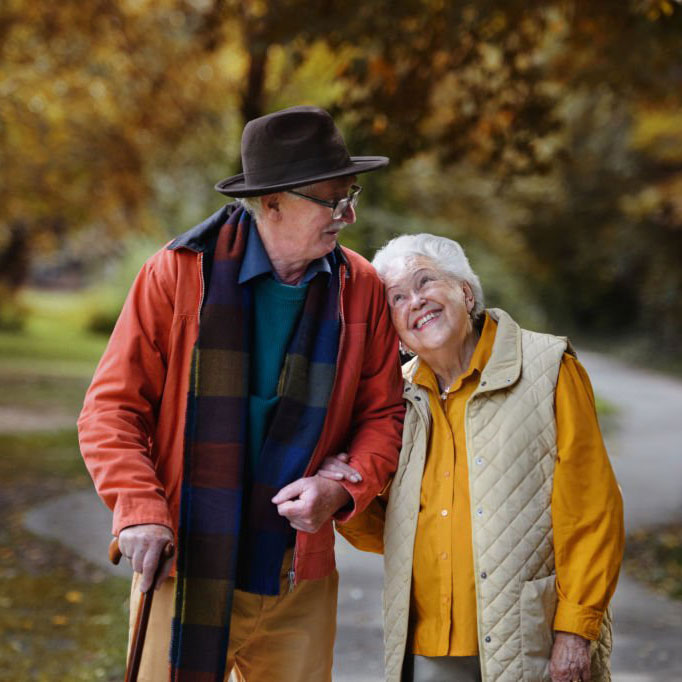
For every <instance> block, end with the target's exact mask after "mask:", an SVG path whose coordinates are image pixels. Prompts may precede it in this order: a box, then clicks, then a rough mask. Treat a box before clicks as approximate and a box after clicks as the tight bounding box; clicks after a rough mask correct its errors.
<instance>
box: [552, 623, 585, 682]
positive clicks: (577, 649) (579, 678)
mask: <svg viewBox="0 0 682 682" xmlns="http://www.w3.org/2000/svg"><path fill="white" fill-rule="evenodd" d="M549 674H550V675H551V677H552V682H589V679H590V640H589V639H585V638H584V637H581V636H580V635H574V634H572V633H570V632H556V633H555V637H554V646H553V647H552V656H551V658H550V661H549Z"/></svg>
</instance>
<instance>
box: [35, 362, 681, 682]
mask: <svg viewBox="0 0 682 682" xmlns="http://www.w3.org/2000/svg"><path fill="white" fill-rule="evenodd" d="M580 357H581V360H582V362H583V363H584V365H585V367H586V368H587V369H588V371H589V373H590V376H591V378H592V381H593V384H594V387H595V391H596V392H597V393H598V394H599V395H600V396H601V397H602V398H604V399H606V400H608V401H609V402H611V403H613V404H614V405H616V406H617V407H618V409H619V413H618V416H617V418H616V419H615V424H614V425H613V428H611V429H610V430H609V432H608V434H607V437H606V440H607V445H608V448H609V452H610V454H611V458H612V462H613V466H614V469H615V470H616V474H617V476H618V480H619V482H620V484H621V486H622V488H623V496H624V499H625V518H626V526H627V530H628V532H631V531H632V530H634V529H636V528H638V527H642V526H646V525H650V524H654V523H658V522H662V521H667V520H670V519H677V520H679V519H682V445H681V443H682V382H679V381H674V380H670V379H667V378H665V377H662V376H660V375H657V374H653V373H650V372H645V371H641V370H635V369H631V368H629V367H626V366H624V365H622V364H620V363H618V362H615V361H612V360H610V359H608V358H605V357H603V356H600V355H596V354H592V353H581V354H580ZM26 525H27V527H28V528H29V529H30V530H32V531H33V532H36V533H38V534H43V535H47V536H49V537H53V538H57V539H59V540H61V541H62V542H63V543H64V544H66V545H68V546H71V547H73V548H75V549H78V550H79V551H81V553H82V554H83V555H84V556H85V557H86V558H88V559H90V560H92V561H93V562H94V563H96V564H99V565H101V566H102V567H103V568H107V569H108V568H109V567H108V564H107V562H106V549H107V537H108V532H109V526H110V514H109V512H108V511H107V510H106V509H105V508H104V507H103V506H102V505H101V503H99V501H98V500H97V498H96V497H95V495H94V494H93V493H92V492H90V491H85V492H79V493H74V494H73V495H70V496H68V497H65V498H60V499H57V500H54V501H51V502H48V503H47V504H45V505H43V506H42V507H38V508H36V509H35V510H33V511H32V512H30V513H29V514H27V515H26ZM337 548H338V552H337V557H338V563H339V571H340V574H341V583H340V588H339V589H340V591H339V619H338V633H337V642H336V653H335V659H336V665H335V668H334V680H335V682H350V681H351V680H352V681H353V682H379V681H380V680H381V679H382V674H381V670H382V634H381V559H380V557H377V556H375V555H370V554H365V553H361V552H357V551H355V550H353V549H352V548H351V547H350V546H349V545H348V544H347V543H346V542H345V541H344V540H343V539H342V538H338V541H337ZM119 572H120V573H123V574H126V575H127V574H128V569H126V568H121V569H119ZM613 608H614V614H615V641H614V652H613V660H612V663H613V672H614V675H613V680H614V682H658V681H665V682H682V605H680V603H679V602H672V601H671V600H668V599H665V598H663V597H660V596H659V595H656V594H654V593H653V592H651V591H650V590H648V589H646V588H645V587H642V586H641V585H639V584H638V583H636V582H634V581H633V580H631V579H629V578H628V577H627V576H626V575H624V574H623V575H622V576H621V579H620V582H619V585H618V589H617V590H616V595H615V597H614V600H613Z"/></svg>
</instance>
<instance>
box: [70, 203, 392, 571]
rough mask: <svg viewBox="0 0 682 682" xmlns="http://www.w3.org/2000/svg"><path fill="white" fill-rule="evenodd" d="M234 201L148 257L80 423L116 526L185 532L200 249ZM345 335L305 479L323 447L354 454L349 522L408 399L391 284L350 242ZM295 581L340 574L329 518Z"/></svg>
mask: <svg viewBox="0 0 682 682" xmlns="http://www.w3.org/2000/svg"><path fill="white" fill-rule="evenodd" d="M232 206H233V205H228V206H226V207H223V209H221V210H220V211H218V213H216V214H215V215H214V216H211V218H209V219H207V220H206V221H205V222H204V223H202V224H201V225H198V226H197V227H196V228H193V230H190V231H189V232H188V233H186V234H185V235H183V236H182V237H180V238H178V239H176V240H175V241H174V242H171V244H169V245H168V247H167V248H165V249H163V250H161V251H159V252H158V253H156V254H155V255H154V256H152V257H151V258H150V259H149V260H148V261H147V263H146V264H145V265H144V266H143V268H142V270H141V271H140V273H139V275H138V276H137V279H136V280H135V283H134V284H133V287H132V289H131V290H130V293H129V295H128V298H127V300H126V302H125V304H124V306H123V310H122V311H121V315H120V317H119V319H118V322H117V323H116V327H115V328H114V331H113V333H112V335H111V339H110V340H109V344H108V346H107V348H106V350H105V352H104V355H103V357H102V359H101V360H100V363H99V365H98V367H97V370H96V371H95V376H94V378H93V381H92V384H91V385H90V388H89V389H88V392H87V394H86V396H85V402H84V405H83V410H82V412H81V415H80V417H79V419H78V430H79V440H80V446H81V452H82V454H83V458H84V460H85V464H86V466H87V468H88V470H89V472H90V475H91V476H92V478H93V481H94V482H95V487H96V488H97V492H98V493H99V495H100V497H101V498H102V500H103V501H104V502H105V504H106V505H107V506H108V507H109V508H111V509H112V510H113V512H114V518H113V533H114V534H115V535H118V533H119V532H120V531H121V530H122V529H123V528H125V527H126V526H131V525H135V524H142V523H158V524H163V525H165V526H168V527H170V528H172V529H173V530H174V532H176V533H177V528H178V517H179V508H180V490H181V483H182V473H183V454H184V452H183V451H184V430H185V410H186V404H187V392H188V387H189V375H190V365H191V356H192V350H193V348H194V344H195V341H196V339H197V335H198V331H199V315H200V309H201V302H202V300H203V293H204V273H203V260H204V252H206V251H207V250H208V249H210V248H211V246H210V243H211V237H212V236H213V237H215V234H216V230H217V229H219V227H220V225H222V224H224V222H225V220H226V219H227V216H228V215H229V213H230V212H231V211H232V210H233V208H232ZM343 253H344V255H345V257H346V259H347V261H348V265H349V267H346V265H345V264H341V273H340V274H341V311H342V325H341V339H340V344H339V353H338V359H337V365H336V368H337V369H336V372H337V374H336V379H335V383H334V388H333V390H332V394H331V398H330V403H329V408H328V411H327V417H326V420H325V423H324V427H323V430H322V434H321V436H320V440H319V442H318V444H317V447H316V448H315V450H314V452H313V455H312V458H311V461H310V464H309V465H308V469H307V470H306V475H311V474H312V473H314V472H315V471H316V470H317V468H318V467H319V465H320V463H321V462H322V460H323V459H324V458H325V457H326V456H327V455H332V454H336V453H338V452H344V451H346V452H348V453H349V455H350V457H351V461H350V464H351V465H352V466H353V467H354V468H356V469H357V470H358V471H360V472H361V473H362V479H363V480H362V482H361V483H359V484H352V483H345V482H344V486H345V487H346V489H347V490H348V492H349V493H350V495H351V496H352V498H353V502H354V506H353V509H352V510H351V511H348V512H346V513H345V514H340V515H338V519H339V520H346V519H349V518H352V517H353V516H354V515H355V514H356V513H358V512H360V511H362V510H363V509H364V508H365V507H366V506H367V505H368V504H369V503H370V501H371V500H372V499H373V498H374V497H375V496H376V494H377V493H378V492H379V491H380V490H381V489H382V488H383V487H384V486H385V484H386V482H387V480H388V479H389V477H390V475H391V474H392V473H393V471H394V470H395V468H396V465H397V461H398V454H399V450H400V442H401V433H402V420H403V416H404V404H403V400H402V377H401V373H400V367H399V361H398V352H397V338H396V335H395V332H394V330H393V326H392V324H391V321H390V318H389V314H388V309H387V306H386V302H385V298H384V292H383V286H382V285H381V283H380V281H379V279H378V277H377V276H376V273H375V272H374V270H373V268H372V267H371V265H370V264H369V263H368V262H367V261H366V260H365V259H364V258H362V257H361V256H359V255H358V254H356V253H354V252H353V251H350V250H348V249H343ZM295 557H296V558H295V566H294V570H295V575H296V581H299V580H302V579H316V578H321V577H324V576H326V575H328V574H329V573H331V571H333V569H334V567H335V562H334V532H333V528H332V523H331V521H330V522H328V523H326V524H325V525H324V526H323V527H322V528H321V529H320V530H319V531H318V532H317V533H304V532H298V533H297V537H296V551H295Z"/></svg>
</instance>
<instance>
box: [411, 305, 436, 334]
mask: <svg viewBox="0 0 682 682" xmlns="http://www.w3.org/2000/svg"><path fill="white" fill-rule="evenodd" d="M440 314H441V311H440V310H430V311H429V312H428V313H426V315H422V316H421V317H420V318H418V319H417V321H416V322H415V323H414V328H415V329H416V330H417V331H421V329H422V328H423V327H424V325H426V324H428V323H429V322H431V320H435V319H437V318H439V317H440Z"/></svg>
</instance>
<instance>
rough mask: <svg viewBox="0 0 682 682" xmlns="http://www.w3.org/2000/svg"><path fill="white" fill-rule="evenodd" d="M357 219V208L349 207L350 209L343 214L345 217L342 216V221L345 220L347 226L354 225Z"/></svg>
mask: <svg viewBox="0 0 682 682" xmlns="http://www.w3.org/2000/svg"><path fill="white" fill-rule="evenodd" d="M356 219H357V215H356V213H355V208H354V207H353V206H350V205H349V206H348V208H347V209H346V210H345V211H344V212H343V215H342V216H341V220H343V222H344V223H346V224H347V225H352V224H353V223H354V222H355V221H356Z"/></svg>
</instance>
